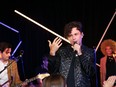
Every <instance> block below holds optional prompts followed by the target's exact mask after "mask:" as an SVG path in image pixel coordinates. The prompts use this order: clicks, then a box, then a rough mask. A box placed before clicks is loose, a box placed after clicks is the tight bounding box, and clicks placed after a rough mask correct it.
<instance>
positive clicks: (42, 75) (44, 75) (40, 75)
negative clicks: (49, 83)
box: [37, 73, 50, 79]
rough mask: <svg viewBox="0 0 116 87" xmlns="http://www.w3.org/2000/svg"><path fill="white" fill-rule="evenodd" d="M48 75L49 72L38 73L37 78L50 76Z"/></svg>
mask: <svg viewBox="0 0 116 87" xmlns="http://www.w3.org/2000/svg"><path fill="white" fill-rule="evenodd" d="M48 76H50V74H49V73H42V74H38V75H37V78H39V79H44V78H45V77H48Z"/></svg>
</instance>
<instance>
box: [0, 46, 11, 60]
mask: <svg viewBox="0 0 116 87" xmlns="http://www.w3.org/2000/svg"><path fill="white" fill-rule="evenodd" d="M10 55H11V48H6V49H5V50H4V51H3V52H2V53H1V57H2V60H3V61H7V60H8V59H9V57H10Z"/></svg>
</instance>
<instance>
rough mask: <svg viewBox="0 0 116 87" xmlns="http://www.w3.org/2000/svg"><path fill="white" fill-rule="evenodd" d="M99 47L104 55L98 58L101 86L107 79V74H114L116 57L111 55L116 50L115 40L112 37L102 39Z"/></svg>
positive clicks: (115, 73) (115, 71)
mask: <svg viewBox="0 0 116 87" xmlns="http://www.w3.org/2000/svg"><path fill="white" fill-rule="evenodd" d="M100 48H101V52H102V53H103V55H104V56H103V57H102V58H101V59H100V78H101V87H102V86H103V82H104V81H105V80H107V79H108V77H109V76H112V75H116V57H115V56H113V55H114V53H115V52H116V42H115V41H113V40H112V39H107V40H104V41H103V42H102V43H101V46H100Z"/></svg>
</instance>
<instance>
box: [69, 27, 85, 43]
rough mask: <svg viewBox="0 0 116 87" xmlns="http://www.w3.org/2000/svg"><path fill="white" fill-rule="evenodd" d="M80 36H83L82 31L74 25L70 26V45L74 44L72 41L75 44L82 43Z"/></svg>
mask: <svg viewBox="0 0 116 87" xmlns="http://www.w3.org/2000/svg"><path fill="white" fill-rule="evenodd" d="M82 38H83V33H82V32H80V31H79V30H78V29H77V28H76V27H75V28H72V31H71V33H70V34H69V35H68V38H67V39H68V40H69V41H70V43H71V44H72V45H74V43H77V44H80V45H81V44H82Z"/></svg>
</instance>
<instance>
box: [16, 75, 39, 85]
mask: <svg viewBox="0 0 116 87" xmlns="http://www.w3.org/2000/svg"><path fill="white" fill-rule="evenodd" d="M37 78H38V77H37V76H36V77H33V78H31V79H27V80H25V81H24V82H22V83H20V84H19V85H17V86H16V87H21V86H22V84H23V83H29V82H32V81H34V80H36V79H37Z"/></svg>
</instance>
